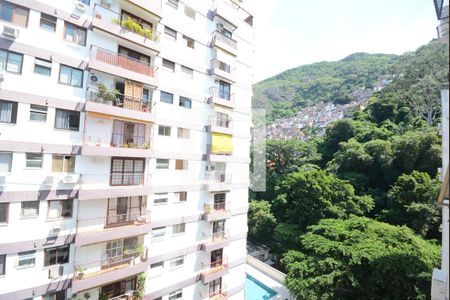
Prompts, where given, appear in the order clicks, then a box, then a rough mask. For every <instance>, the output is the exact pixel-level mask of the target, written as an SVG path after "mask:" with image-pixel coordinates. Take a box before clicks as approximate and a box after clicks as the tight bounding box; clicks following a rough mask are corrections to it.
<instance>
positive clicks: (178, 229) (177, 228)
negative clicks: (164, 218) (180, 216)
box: [172, 223, 186, 235]
mask: <svg viewBox="0 0 450 300" xmlns="http://www.w3.org/2000/svg"><path fill="white" fill-rule="evenodd" d="M185 233H186V223H180V224H175V225H172V235H181V234H185Z"/></svg>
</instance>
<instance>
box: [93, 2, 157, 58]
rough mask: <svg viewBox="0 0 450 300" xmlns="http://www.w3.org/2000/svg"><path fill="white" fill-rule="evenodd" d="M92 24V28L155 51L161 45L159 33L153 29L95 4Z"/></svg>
mask: <svg viewBox="0 0 450 300" xmlns="http://www.w3.org/2000/svg"><path fill="white" fill-rule="evenodd" d="M130 2H145V3H150V2H152V1H143V0H136V1H130ZM142 5H146V6H147V7H148V6H150V4H142ZM92 26H93V28H94V30H95V29H99V30H102V31H104V32H107V33H109V34H112V35H114V36H116V37H118V38H121V39H125V40H127V41H129V42H132V43H134V44H135V45H136V46H140V47H144V48H147V49H150V50H153V51H156V52H159V51H160V48H161V47H160V46H159V42H158V41H159V35H158V34H157V33H156V31H155V30H153V29H152V28H150V27H147V26H145V25H144V24H141V23H139V22H135V21H133V20H129V19H128V18H125V17H124V16H122V15H121V14H118V13H116V12H114V11H112V10H110V9H108V8H105V7H103V6H100V5H97V4H96V5H95V6H94V17H93V18H92Z"/></svg>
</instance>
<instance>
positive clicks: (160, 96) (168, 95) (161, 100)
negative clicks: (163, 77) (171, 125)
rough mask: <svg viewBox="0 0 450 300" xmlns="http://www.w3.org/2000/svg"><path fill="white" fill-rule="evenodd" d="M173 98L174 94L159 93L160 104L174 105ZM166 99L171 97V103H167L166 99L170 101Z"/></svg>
mask: <svg viewBox="0 0 450 300" xmlns="http://www.w3.org/2000/svg"><path fill="white" fill-rule="evenodd" d="M162 95H164V96H165V97H162ZM173 96H174V95H173V94H172V93H168V92H164V91H161V92H160V93H159V102H163V103H167V104H173ZM166 97H170V101H166V100H165V99H168V98H166ZM163 99H164V100H163Z"/></svg>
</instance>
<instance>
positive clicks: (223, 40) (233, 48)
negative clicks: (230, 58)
mask: <svg viewBox="0 0 450 300" xmlns="http://www.w3.org/2000/svg"><path fill="white" fill-rule="evenodd" d="M211 46H212V47H218V48H220V49H222V50H224V51H226V52H228V53H230V54H231V55H234V56H236V55H237V42H236V41H235V40H233V39H232V38H230V37H227V36H225V35H224V34H223V33H222V32H220V31H218V30H216V31H214V32H213V37H212V40H211Z"/></svg>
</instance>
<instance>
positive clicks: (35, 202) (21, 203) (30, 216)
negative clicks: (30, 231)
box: [20, 200, 41, 219]
mask: <svg viewBox="0 0 450 300" xmlns="http://www.w3.org/2000/svg"><path fill="white" fill-rule="evenodd" d="M24 203H34V204H37V208H36V214H33V215H25V214H24V213H23V210H24V207H23V204H24ZM40 204H41V202H40V201H39V200H36V201H22V202H20V217H21V218H27V219H28V218H37V217H39V206H40ZM25 209H26V208H25Z"/></svg>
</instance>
